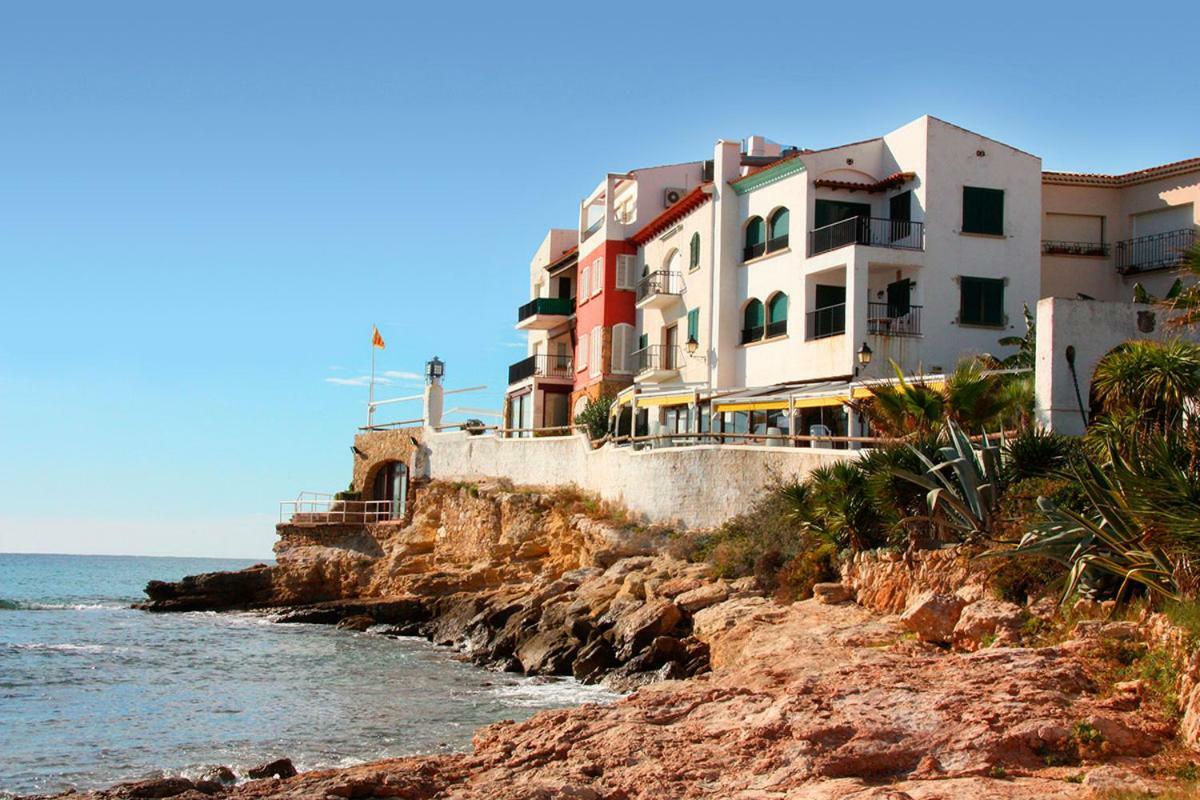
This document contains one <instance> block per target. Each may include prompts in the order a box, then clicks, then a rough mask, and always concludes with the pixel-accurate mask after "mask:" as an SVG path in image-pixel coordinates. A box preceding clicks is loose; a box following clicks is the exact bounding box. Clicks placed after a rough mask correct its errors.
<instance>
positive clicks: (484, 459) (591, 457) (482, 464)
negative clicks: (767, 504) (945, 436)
mask: <svg viewBox="0 0 1200 800" xmlns="http://www.w3.org/2000/svg"><path fill="white" fill-rule="evenodd" d="M425 444H426V446H427V447H428V458H427V459H423V461H424V462H425V463H427V464H428V475H427V477H430V478H434V479H436V480H478V479H481V478H508V479H509V480H511V481H512V482H513V483H515V484H519V485H529V486H565V485H568V484H574V485H576V486H578V487H579V488H581V489H583V490H585V491H589V492H594V493H596V494H598V495H600V497H602V498H604V499H605V500H608V501H611V502H615V503H620V504H622V505H624V506H625V507H626V508H628V509H629V510H630V511H632V512H634V513H635V514H638V515H640V516H642V517H644V518H645V519H646V520H647V521H649V522H656V523H662V524H669V525H678V526H681V527H684V528H709V527H713V526H716V525H719V524H721V523H722V522H724V521H725V520H727V519H729V518H730V517H733V516H735V515H736V514H738V513H739V512H741V511H744V510H746V509H747V508H748V507H749V505H750V504H751V503H752V502H754V499H755V498H756V497H757V496H758V494H759V493H760V492H761V490H762V489H763V487H764V486H765V485H766V484H767V483H768V482H769V481H770V480H771V478H772V475H779V476H783V477H790V476H797V477H799V476H803V475H807V474H808V473H809V472H810V471H811V470H812V469H814V468H815V467H817V466H820V465H822V464H829V463H833V462H836V461H840V460H843V459H846V458H855V457H857V455H858V451H847V450H824V449H810V448H787V447H752V446H737V447H735V446H728V445H698V446H695V447H677V448H663V449H657V450H642V451H639V452H634V451H633V450H632V449H630V448H628V447H620V448H618V447H612V446H605V447H602V448H600V449H599V450H592V449H591V446H590V445H589V444H588V442H587V439H586V438H585V437H584V436H583V435H576V436H561V437H546V438H539V439H500V438H497V437H494V436H469V435H467V434H465V433H460V432H452V433H451V432H447V433H438V434H431V435H429V436H428V437H427V438H426V442H425Z"/></svg>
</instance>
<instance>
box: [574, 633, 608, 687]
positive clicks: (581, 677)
mask: <svg viewBox="0 0 1200 800" xmlns="http://www.w3.org/2000/svg"><path fill="white" fill-rule="evenodd" d="M616 664H617V659H616V657H615V656H614V655H613V650H612V645H610V644H609V643H608V642H607V641H605V640H604V639H594V640H592V641H591V642H588V643H587V644H586V645H584V646H583V647H581V648H580V649H579V652H578V653H577V654H576V656H575V661H574V662H572V664H571V674H572V675H574V676H575V680H577V681H581V682H583V683H595V682H596V681H597V680H599V679H600V678H602V677H603V676H604V673H606V672H607V671H608V670H610V669H612V668H613V667H614V666H616Z"/></svg>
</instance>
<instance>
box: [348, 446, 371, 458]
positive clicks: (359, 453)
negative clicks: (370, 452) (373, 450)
mask: <svg viewBox="0 0 1200 800" xmlns="http://www.w3.org/2000/svg"><path fill="white" fill-rule="evenodd" d="M350 452H352V453H354V455H356V456H358V457H359V458H361V459H362V460H364V461H366V459H367V454H366V453H364V452H363V451H362V450H359V449H358V448H357V447H355V446H354V445H350Z"/></svg>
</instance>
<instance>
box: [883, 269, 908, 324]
mask: <svg viewBox="0 0 1200 800" xmlns="http://www.w3.org/2000/svg"><path fill="white" fill-rule="evenodd" d="M911 301H912V281H910V280H908V278H905V279H904V280H900V281H896V282H895V283H889V284H888V287H887V313H888V316H889V317H900V316H903V315H905V314H907V313H908V311H909V308H911Z"/></svg>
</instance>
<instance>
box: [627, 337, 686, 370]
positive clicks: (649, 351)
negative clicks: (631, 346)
mask: <svg viewBox="0 0 1200 800" xmlns="http://www.w3.org/2000/svg"><path fill="white" fill-rule="evenodd" d="M633 357H634V359H635V361H636V362H637V371H638V372H639V373H640V372H645V371H647V370H652V369H656V370H675V369H679V367H680V365H681V364H682V363H683V351H682V350H680V349H679V345H665V344H652V345H649V346H648V347H643V348H642V349H641V350H635V351H634V352H633Z"/></svg>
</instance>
